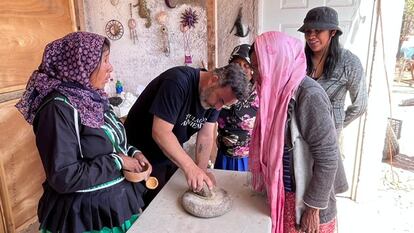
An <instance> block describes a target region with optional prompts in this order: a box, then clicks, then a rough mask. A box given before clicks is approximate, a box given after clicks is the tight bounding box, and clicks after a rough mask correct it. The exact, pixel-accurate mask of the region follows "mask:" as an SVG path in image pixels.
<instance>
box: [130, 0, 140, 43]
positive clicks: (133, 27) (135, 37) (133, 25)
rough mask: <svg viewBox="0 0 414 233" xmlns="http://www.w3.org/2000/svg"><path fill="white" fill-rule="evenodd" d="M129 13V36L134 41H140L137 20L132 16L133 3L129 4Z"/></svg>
mask: <svg viewBox="0 0 414 233" xmlns="http://www.w3.org/2000/svg"><path fill="white" fill-rule="evenodd" d="M129 14H130V16H131V18H130V19H129V20H128V27H129V38H130V39H131V40H132V41H133V42H134V44H135V41H138V34H137V29H136V28H137V22H136V21H135V19H134V18H132V3H130V4H129Z"/></svg>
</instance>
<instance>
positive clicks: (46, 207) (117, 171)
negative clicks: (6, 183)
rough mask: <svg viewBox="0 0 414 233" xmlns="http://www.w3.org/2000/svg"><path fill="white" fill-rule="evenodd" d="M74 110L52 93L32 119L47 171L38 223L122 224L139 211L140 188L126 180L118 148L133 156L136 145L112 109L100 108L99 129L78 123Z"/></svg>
mask: <svg viewBox="0 0 414 233" xmlns="http://www.w3.org/2000/svg"><path fill="white" fill-rule="evenodd" d="M76 112H77V110H76V109H74V108H73V106H72V105H71V104H70V102H69V101H68V99H67V98H66V97H65V96H63V95H61V94H59V93H57V92H54V93H52V94H51V95H50V96H49V97H46V100H45V101H44V103H43V105H42V107H40V109H39V111H38V112H37V114H36V117H35V120H34V122H33V129H34V132H35V135H36V145H37V148H38V150H39V154H40V157H41V160H42V163H43V167H44V170H45V173H46V181H45V182H44V184H43V189H44V193H43V195H42V198H41V199H40V201H39V209H38V214H39V222H40V228H41V229H42V230H47V231H50V232H85V231H92V230H95V231H99V230H101V229H103V228H109V229H113V230H115V229H117V228H119V229H121V228H122V225H123V224H124V223H125V222H127V221H130V220H134V219H136V218H137V216H138V215H139V213H140V208H141V207H143V205H144V203H143V201H142V198H141V196H142V193H143V192H144V187H143V186H142V185H141V184H139V183H138V184H134V183H130V182H129V181H127V180H125V178H124V176H123V174H122V170H121V169H122V159H121V158H120V157H119V156H118V155H117V153H124V154H127V155H129V156H133V155H134V153H135V152H137V151H138V150H137V149H136V148H134V147H132V146H129V145H128V144H127V141H126V135H125V130H124V128H123V126H122V123H121V122H120V121H119V120H118V119H117V118H116V117H115V115H114V113H113V112H112V110H111V109H108V110H107V111H106V112H105V113H104V117H105V122H104V125H102V126H101V128H91V127H88V126H85V125H82V124H80V119H79V118H78V117H76V116H77V115H76ZM76 126H78V127H76ZM77 128H78V129H77ZM79 145H80V147H81V148H79ZM104 216H107V217H104Z"/></svg>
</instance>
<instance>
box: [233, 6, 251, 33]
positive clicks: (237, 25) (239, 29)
mask: <svg viewBox="0 0 414 233" xmlns="http://www.w3.org/2000/svg"><path fill="white" fill-rule="evenodd" d="M242 9H243V8H242V7H240V8H239V13H238V14H237V18H236V21H235V22H234V25H233V28H232V29H231V31H230V33H232V32H233V30H234V29H235V28H236V33H234V35H236V36H238V37H246V36H247V35H249V32H250V27H247V32H246V33H245V32H244V31H245V29H244V27H243V24H242Z"/></svg>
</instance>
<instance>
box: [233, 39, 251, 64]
mask: <svg viewBox="0 0 414 233" xmlns="http://www.w3.org/2000/svg"><path fill="white" fill-rule="evenodd" d="M249 50H250V45H249V44H241V45H237V46H236V47H235V48H234V49H233V52H231V55H230V58H229V63H231V62H232V61H233V60H234V59H236V58H241V59H244V60H245V61H246V62H247V63H249V65H250V64H251V63H250V56H249Z"/></svg>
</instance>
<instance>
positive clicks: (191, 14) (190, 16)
mask: <svg viewBox="0 0 414 233" xmlns="http://www.w3.org/2000/svg"><path fill="white" fill-rule="evenodd" d="M180 22H181V25H180V29H181V32H182V33H183V36H184V63H185V65H189V64H191V63H193V59H192V56H191V45H190V30H191V28H195V24H196V23H197V22H198V15H197V13H196V11H193V9H191V8H187V9H186V10H185V11H184V12H183V13H182V14H181V21H180Z"/></svg>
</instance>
